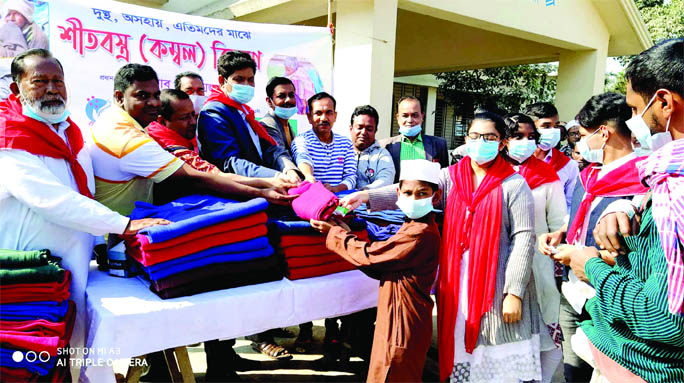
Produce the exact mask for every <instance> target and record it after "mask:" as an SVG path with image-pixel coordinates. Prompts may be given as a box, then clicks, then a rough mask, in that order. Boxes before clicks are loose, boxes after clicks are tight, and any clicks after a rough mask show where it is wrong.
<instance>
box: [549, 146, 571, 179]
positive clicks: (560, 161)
mask: <svg viewBox="0 0 684 383" xmlns="http://www.w3.org/2000/svg"><path fill="white" fill-rule="evenodd" d="M551 150H552V152H551V153H552V154H551V161H549V165H551V166H553V168H554V169H555V170H556V173H557V172H559V171H560V170H561V169H563V168H564V167H565V165H567V164H568V162H570V157H568V156H566V155H565V153H563V152H561V151H560V150H558V149H556V148H553V149H551Z"/></svg>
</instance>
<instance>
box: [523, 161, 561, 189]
mask: <svg viewBox="0 0 684 383" xmlns="http://www.w3.org/2000/svg"><path fill="white" fill-rule="evenodd" d="M518 173H520V175H521V176H523V178H525V181H527V185H528V186H529V187H530V189H531V190H534V189H536V188H537V187H539V186H541V185H544V184H548V183H551V182H555V181H558V180H560V178H558V174H557V173H556V171H555V170H554V168H553V166H551V165H550V164H547V163H546V162H544V161H542V160H540V159H539V158H537V157H535V156H532V157H530V158H528V159H527V161H525V162H523V163H522V164H521V165H520V170H518Z"/></svg>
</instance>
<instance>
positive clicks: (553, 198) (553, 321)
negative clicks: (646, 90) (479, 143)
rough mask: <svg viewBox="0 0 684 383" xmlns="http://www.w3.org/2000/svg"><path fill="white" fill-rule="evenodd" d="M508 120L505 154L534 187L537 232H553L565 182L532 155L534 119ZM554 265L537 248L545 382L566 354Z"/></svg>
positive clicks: (562, 212)
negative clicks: (563, 348) (562, 340)
mask: <svg viewBox="0 0 684 383" xmlns="http://www.w3.org/2000/svg"><path fill="white" fill-rule="evenodd" d="M505 122H506V126H507V128H508V132H507V133H508V134H507V136H508V138H507V139H506V141H505V142H506V146H505V147H504V150H503V154H504V158H506V160H507V161H508V162H509V163H510V164H511V165H512V166H513V168H514V169H515V170H516V171H517V172H518V173H519V174H520V175H521V176H523V178H525V181H527V185H528V186H529V187H530V189H532V198H533V199H534V228H535V232H536V234H537V236H539V235H541V234H544V233H549V232H554V231H556V230H558V229H559V228H560V227H561V226H563V224H564V222H565V216H566V214H567V211H566V210H567V209H566V204H565V197H564V194H563V184H562V183H561V181H560V179H559V178H558V175H557V174H556V171H555V170H554V169H553V167H552V166H551V165H549V164H547V163H546V162H544V161H542V160H540V159H538V158H536V157H535V156H533V155H532V154H533V153H534V151H535V149H536V147H537V144H538V142H539V132H538V131H537V128H536V127H535V126H534V121H533V120H532V119H531V118H530V117H528V116H526V115H524V114H521V113H516V114H512V115H509V116H507V117H506V119H505ZM554 269H555V268H554V262H553V260H552V259H551V258H549V257H547V256H545V255H543V254H542V253H541V252H539V250H536V251H535V254H534V261H533V262H532V276H533V277H534V283H535V288H536V293H537V302H538V303H539V307H540V309H541V313H542V319H543V320H544V323H545V324H546V327H547V328H548V332H547V331H543V330H544V329H543V328H542V330H541V331H540V341H541V365H542V382H545V383H548V382H550V381H551V378H552V377H553V373H554V372H555V371H556V368H557V367H558V364H559V363H560V361H561V359H562V358H563V352H562V350H561V348H560V347H561V330H560V325H559V323H558V321H559V319H558V315H559V312H560V292H559V291H558V287H557V286H556V278H555V272H554ZM560 271H561V272H562V269H561V270H560ZM559 276H560V275H559Z"/></svg>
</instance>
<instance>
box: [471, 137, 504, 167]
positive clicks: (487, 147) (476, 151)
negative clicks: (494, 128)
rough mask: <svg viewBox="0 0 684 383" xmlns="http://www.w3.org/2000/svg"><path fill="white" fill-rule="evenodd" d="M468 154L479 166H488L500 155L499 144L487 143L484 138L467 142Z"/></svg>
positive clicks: (495, 142) (496, 142)
mask: <svg viewBox="0 0 684 383" xmlns="http://www.w3.org/2000/svg"><path fill="white" fill-rule="evenodd" d="M466 153H468V157H470V158H471V159H472V160H473V161H475V162H477V164H478V165H482V164H486V163H487V162H489V161H491V160H493V159H495V158H496V155H497V154H499V142H498V141H485V139H484V138H480V139H479V140H466Z"/></svg>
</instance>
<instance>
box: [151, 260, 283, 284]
mask: <svg viewBox="0 0 684 383" xmlns="http://www.w3.org/2000/svg"><path fill="white" fill-rule="evenodd" d="M274 269H277V270H279V272H280V275H281V277H282V276H283V275H284V268H283V263H282V260H281V259H280V257H278V256H277V255H275V254H271V255H269V256H268V257H263V258H257V259H252V260H249V261H242V262H223V263H215V264H213V265H209V266H203V267H198V268H195V269H192V270H188V271H186V272H183V273H180V274H174V275H170V276H168V277H166V278H161V279H158V280H156V281H153V282H152V285H153V286H154V290H156V291H161V290H167V289H172V288H175V287H180V286H184V285H189V284H192V283H195V282H206V281H211V280H214V279H231V278H234V277H235V276H236V275H238V276H240V274H247V273H257V274H258V273H260V272H262V271H266V270H274Z"/></svg>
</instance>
